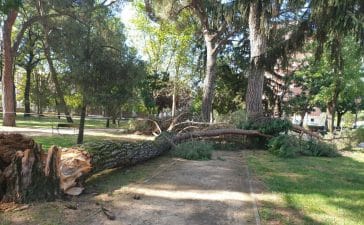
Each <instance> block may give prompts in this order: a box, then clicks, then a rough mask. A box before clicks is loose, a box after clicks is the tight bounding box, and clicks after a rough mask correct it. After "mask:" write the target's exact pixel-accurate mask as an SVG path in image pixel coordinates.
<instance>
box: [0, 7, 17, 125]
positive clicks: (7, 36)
mask: <svg viewBox="0 0 364 225" xmlns="http://www.w3.org/2000/svg"><path fill="white" fill-rule="evenodd" d="M17 16H18V11H16V10H10V11H9V13H8V15H7V18H6V20H5V21H4V26H3V40H4V48H3V57H4V67H3V76H2V86H3V87H2V92H3V93H2V95H3V96H2V103H3V105H2V107H3V126H12V127H14V126H15V111H14V108H15V107H16V102H15V95H14V91H13V88H14V77H13V63H14V52H13V50H12V38H11V33H12V28H13V25H14V23H15V20H16V18H17Z"/></svg>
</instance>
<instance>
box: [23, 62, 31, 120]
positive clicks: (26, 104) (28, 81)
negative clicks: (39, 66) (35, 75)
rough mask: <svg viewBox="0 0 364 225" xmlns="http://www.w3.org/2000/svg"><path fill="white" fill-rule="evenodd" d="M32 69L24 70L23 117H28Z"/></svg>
mask: <svg viewBox="0 0 364 225" xmlns="http://www.w3.org/2000/svg"><path fill="white" fill-rule="evenodd" d="M31 74H32V68H27V69H26V80H25V90H24V117H29V116H30V85H31Z"/></svg>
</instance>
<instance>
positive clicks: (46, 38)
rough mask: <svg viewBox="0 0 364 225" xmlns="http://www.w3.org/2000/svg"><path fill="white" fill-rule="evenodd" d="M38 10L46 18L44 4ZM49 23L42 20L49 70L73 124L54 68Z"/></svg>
mask: <svg viewBox="0 0 364 225" xmlns="http://www.w3.org/2000/svg"><path fill="white" fill-rule="evenodd" d="M37 10H38V13H39V15H40V16H44V12H43V8H42V2H41V1H38V5H37ZM47 22H48V21H46V19H43V20H42V25H43V29H44V41H43V48H44V54H45V56H46V59H47V62H48V65H49V69H50V72H51V79H52V81H53V84H54V86H55V88H56V95H57V98H58V103H59V105H60V106H61V107H62V109H63V111H64V114H65V115H66V118H67V122H69V123H73V120H72V117H71V115H70V112H69V110H68V107H67V104H66V101H65V100H64V93H63V90H62V88H61V87H60V84H59V81H58V76H57V71H56V69H55V67H54V64H53V60H52V58H51V47H50V45H49V35H48V34H49V27H48V24H47Z"/></svg>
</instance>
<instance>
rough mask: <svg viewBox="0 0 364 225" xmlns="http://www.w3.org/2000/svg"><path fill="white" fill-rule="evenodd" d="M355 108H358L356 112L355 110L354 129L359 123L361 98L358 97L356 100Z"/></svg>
mask: <svg viewBox="0 0 364 225" xmlns="http://www.w3.org/2000/svg"><path fill="white" fill-rule="evenodd" d="M354 101H355V106H356V110H355V124H354V128H357V122H358V111H359V105H360V103H361V97H357V98H356V99H355V100H354Z"/></svg>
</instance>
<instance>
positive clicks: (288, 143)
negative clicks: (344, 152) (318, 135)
mask: <svg viewBox="0 0 364 225" xmlns="http://www.w3.org/2000/svg"><path fill="white" fill-rule="evenodd" d="M268 150H269V151H270V152H271V153H272V154H274V155H276V156H279V157H284V158H291V157H295V156H298V155H305V156H324V157H336V156H339V155H340V154H339V153H338V152H337V150H336V148H335V146H334V145H331V144H327V143H325V142H321V141H316V140H313V139H311V140H308V141H306V140H300V139H298V138H297V137H296V136H292V135H286V134H284V135H279V136H277V137H274V138H272V139H271V140H270V141H269V143H268Z"/></svg>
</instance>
